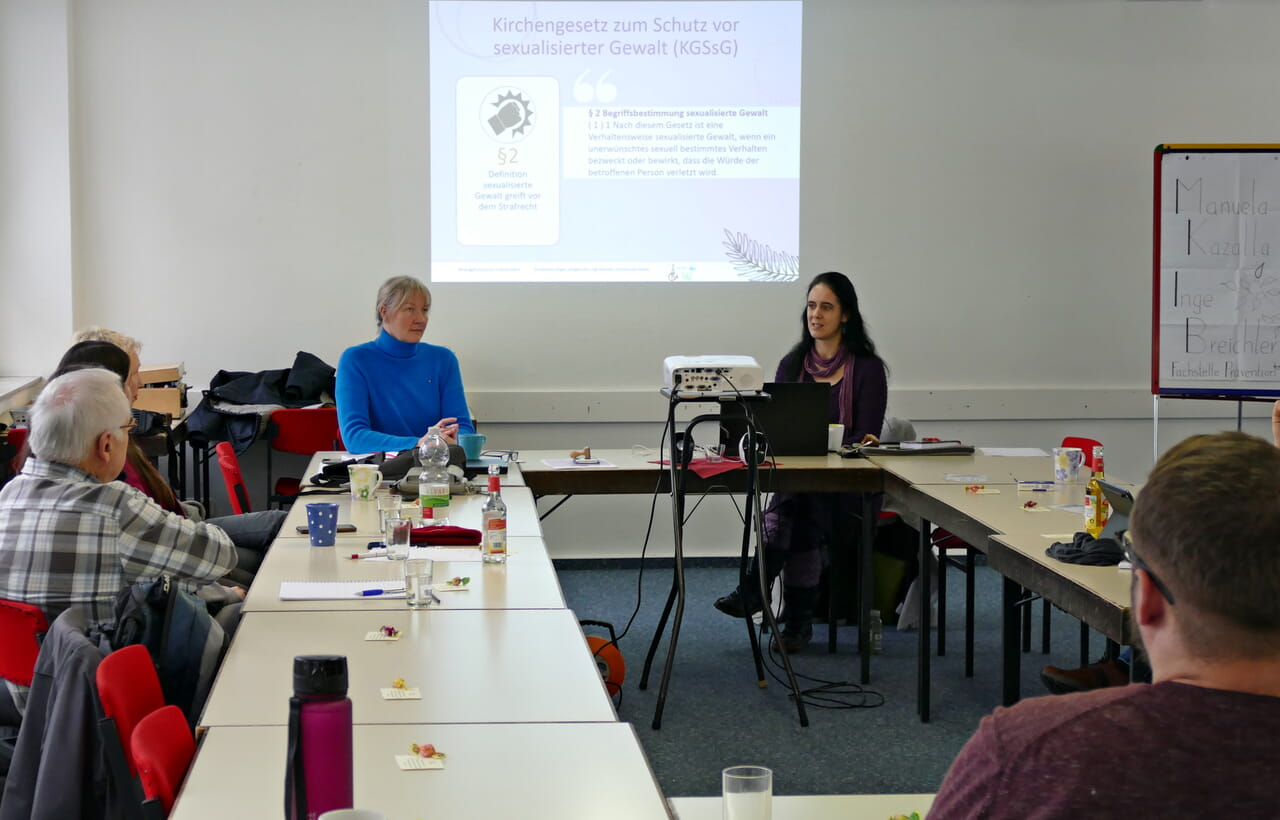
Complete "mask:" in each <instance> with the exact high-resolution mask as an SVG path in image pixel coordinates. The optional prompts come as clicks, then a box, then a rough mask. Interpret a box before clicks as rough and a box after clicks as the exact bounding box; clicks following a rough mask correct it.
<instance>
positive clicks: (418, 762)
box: [396, 755, 444, 772]
mask: <svg viewBox="0 0 1280 820" xmlns="http://www.w3.org/2000/svg"><path fill="white" fill-rule="evenodd" d="M396 765H397V766H399V767H400V770H401V771H404V772H421V771H427V770H428V769H443V768H444V761H443V760H441V759H440V758H438V757H418V756H417V755H396Z"/></svg>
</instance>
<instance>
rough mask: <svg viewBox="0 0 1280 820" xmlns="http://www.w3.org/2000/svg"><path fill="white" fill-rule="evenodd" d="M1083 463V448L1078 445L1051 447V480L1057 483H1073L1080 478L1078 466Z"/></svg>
mask: <svg viewBox="0 0 1280 820" xmlns="http://www.w3.org/2000/svg"><path fill="white" fill-rule="evenodd" d="M1083 464H1084V450H1081V449H1080V448H1079V447H1054V448H1053V480H1054V481H1056V482H1057V483H1059V484H1073V483H1075V482H1077V481H1079V480H1080V467H1081V465H1083Z"/></svg>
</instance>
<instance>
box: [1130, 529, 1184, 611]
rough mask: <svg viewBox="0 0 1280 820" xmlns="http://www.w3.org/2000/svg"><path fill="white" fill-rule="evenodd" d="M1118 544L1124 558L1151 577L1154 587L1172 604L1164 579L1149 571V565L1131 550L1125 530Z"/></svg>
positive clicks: (1131, 541) (1131, 544)
mask: <svg viewBox="0 0 1280 820" xmlns="http://www.w3.org/2000/svg"><path fill="white" fill-rule="evenodd" d="M1120 545H1121V548H1122V549H1123V550H1124V557H1125V560H1126V561H1128V562H1129V563H1130V564H1132V565H1133V568H1134V569H1136V570H1137V569H1140V570H1142V571H1143V572H1145V573H1146V574H1147V577H1148V578H1150V579H1151V583H1153V584H1155V587H1156V589H1158V590H1159V591H1160V594H1161V595H1163V596H1164V599H1165V600H1166V601H1168V602H1169V606H1173V593H1172V592H1170V591H1169V588H1168V587H1167V586H1165V585H1164V581H1161V580H1160V577H1159V576H1158V575H1156V574H1155V573H1154V572H1152V571H1151V567H1149V566H1147V562H1146V561H1143V560H1142V559H1141V558H1139V557H1138V554H1137V553H1136V552H1134V551H1133V540H1132V539H1131V538H1129V533H1127V532H1126V533H1124V534H1123V535H1122V536H1121V537H1120Z"/></svg>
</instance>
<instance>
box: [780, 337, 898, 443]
mask: <svg viewBox="0 0 1280 820" xmlns="http://www.w3.org/2000/svg"><path fill="white" fill-rule="evenodd" d="M797 371H798V372H799V373H800V378H799V381H802V382H811V381H813V380H814V379H813V377H812V376H810V375H809V374H808V373H806V372H804V368H803V356H802V355H797V354H794V353H788V354H787V355H786V356H783V357H782V361H780V362H778V373H777V375H776V376H775V377H774V381H779V382H787V381H796V379H795V378H794V377H793V375H792V374H794V373H796V372H797ZM841 378H844V379H847V378H850V373H849V372H848V371H847V370H846V372H845V374H844V376H842V377H841ZM852 378H853V426H852V429H849V428H846V429H845V431H844V443H845V444H858V443H859V442H861V441H862V437H863V436H864V435H866V434H867V433H873V434H875V435H877V436H879V435H880V430H881V428H883V427H884V410H885V406H886V405H887V404H888V403H889V381H888V378H887V377H886V376H885V372H884V362H882V361H880V360H879V359H878V358H876V357H875V356H858V357H856V358H855V359H854V361H853V373H852ZM835 387H836V385H832V390H831V396H830V398H829V400H828V401H829V404H828V406H827V421H828V422H830V423H831V424H838V423H839V421H840V391H839V390H837V389H835Z"/></svg>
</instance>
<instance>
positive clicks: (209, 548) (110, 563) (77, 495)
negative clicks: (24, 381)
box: [0, 368, 236, 623]
mask: <svg viewBox="0 0 1280 820" xmlns="http://www.w3.org/2000/svg"><path fill="white" fill-rule="evenodd" d="M133 424H134V422H133V417H132V415H131V414H130V411H129V400H128V398H126V397H125V394H124V391H123V390H121V389H120V378H119V377H118V376H116V375H115V374H114V373H111V372H109V371H107V370H102V369H97V368H93V369H87V370H76V371H73V372H70V373H67V374H65V375H63V376H59V377H58V378H56V379H54V380H52V381H51V382H49V384H48V385H47V386H46V387H45V388H44V390H43V391H41V393H40V396H39V398H37V399H36V402H35V405H34V406H33V407H32V408H31V433H30V438H29V439H28V440H29V441H30V443H31V453H32V458H29V459H27V461H26V463H25V464H24V465H23V468H22V472H21V473H19V474H18V475H17V476H15V477H14V479H13V480H12V481H10V482H9V483H8V484H6V485H5V486H4V489H3V490H0V598H7V599H10V600H15V601H22V602H24V603H31V604H35V605H37V606H39V607H40V608H41V609H43V610H44V611H45V614H46V616H47V617H48V618H49V620H50V621H51V622H52V621H53V619H54V618H56V617H57V616H58V615H59V614H60V613H61V612H62V611H63V610H65V609H67V608H68V607H72V606H77V607H80V608H81V609H83V610H84V611H85V615H86V617H87V618H88V620H89V622H90V623H109V622H110V621H111V620H112V618H113V613H112V607H113V604H114V602H115V598H116V595H117V593H119V592H120V591H121V590H122V589H124V588H125V587H126V586H129V585H130V584H132V583H134V582H136V581H139V580H149V579H154V578H158V577H160V576H162V575H169V576H171V577H174V578H178V579H181V580H184V581H189V582H191V586H193V587H194V586H198V585H201V584H205V583H208V582H211V581H215V580H217V579H218V578H221V577H222V576H224V575H226V574H227V572H228V571H230V570H231V569H233V568H234V567H235V566H236V549H235V546H234V545H232V543H231V539H230V538H228V537H227V534H226V533H224V532H223V531H222V530H221V529H219V528H218V527H214V526H209V525H207V524H197V523H195V522H193V521H190V520H188V519H186V518H183V517H182V516H180V515H175V514H174V513H170V512H167V511H166V510H164V509H163V508H162V507H160V505H158V504H156V503H155V502H154V501H152V500H151V499H150V498H148V497H147V496H146V495H145V494H143V493H141V492H139V491H138V490H135V489H133V488H132V487H130V486H129V485H127V484H125V483H124V482H122V481H116V480H115V479H116V478H117V477H119V475H120V472H121V470H122V469H123V467H124V462H125V454H126V452H127V450H128V445H129V429H130V428H131V427H132V426H133Z"/></svg>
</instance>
